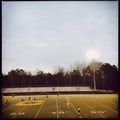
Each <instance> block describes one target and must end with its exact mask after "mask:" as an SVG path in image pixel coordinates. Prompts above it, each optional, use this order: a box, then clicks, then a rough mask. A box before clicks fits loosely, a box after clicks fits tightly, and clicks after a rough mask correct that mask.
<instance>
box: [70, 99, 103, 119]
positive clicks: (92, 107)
mask: <svg viewBox="0 0 120 120" xmlns="http://www.w3.org/2000/svg"><path fill="white" fill-rule="evenodd" d="M69 101H70V100H69ZM70 103H71V106H72V107H73V108H74V110H75V111H76V113H77V114H78V111H77V109H76V108H75V106H74V105H73V104H72V102H71V101H70ZM84 104H86V103H84ZM86 105H87V104H86ZM87 106H88V107H89V108H90V109H92V110H94V111H95V109H94V108H93V107H90V106H89V105H87ZM97 114H98V115H99V116H101V117H102V118H105V117H104V116H103V115H102V114H100V113H97Z"/></svg>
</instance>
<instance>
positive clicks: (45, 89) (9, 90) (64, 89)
mask: <svg viewBox="0 0 120 120" xmlns="http://www.w3.org/2000/svg"><path fill="white" fill-rule="evenodd" d="M85 91H86V92H89V91H91V89H90V87H89V86H76V87H26V88H2V94H12V93H14V94H25V93H26V94H27V93H28V94H29V93H32V94H33V93H38V94H40V93H73V92H75V93H78V92H85Z"/></svg>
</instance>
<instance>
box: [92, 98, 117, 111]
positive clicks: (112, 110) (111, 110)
mask: <svg viewBox="0 0 120 120" xmlns="http://www.w3.org/2000/svg"><path fill="white" fill-rule="evenodd" d="M92 97H93V96H92ZM96 99H97V98H96ZM97 104H99V105H102V106H103V107H105V108H107V109H109V110H111V111H113V112H115V113H118V111H116V110H114V109H112V108H110V107H108V106H106V105H104V104H101V103H100V102H97Z"/></svg>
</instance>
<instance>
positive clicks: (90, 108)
mask: <svg viewBox="0 0 120 120" xmlns="http://www.w3.org/2000/svg"><path fill="white" fill-rule="evenodd" d="M84 104H85V105H87V106H88V107H89V108H90V109H91V110H93V111H96V110H95V109H94V108H93V107H91V106H89V105H88V104H87V103H84ZM97 114H98V115H99V116H101V117H102V118H105V117H104V115H102V114H100V113H97Z"/></svg>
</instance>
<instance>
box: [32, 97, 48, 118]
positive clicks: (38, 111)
mask: <svg viewBox="0 0 120 120" xmlns="http://www.w3.org/2000/svg"><path fill="white" fill-rule="evenodd" d="M45 101H46V98H45V100H44V102H43V103H42V104H41V106H40V107H39V109H38V111H37V112H36V114H35V117H34V118H37V116H38V113H39V112H40V110H41V108H42V106H43V104H44V103H45Z"/></svg>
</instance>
